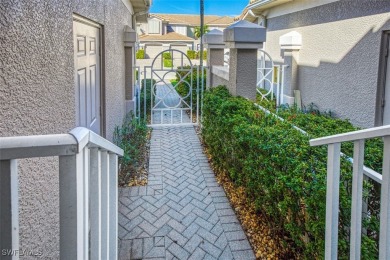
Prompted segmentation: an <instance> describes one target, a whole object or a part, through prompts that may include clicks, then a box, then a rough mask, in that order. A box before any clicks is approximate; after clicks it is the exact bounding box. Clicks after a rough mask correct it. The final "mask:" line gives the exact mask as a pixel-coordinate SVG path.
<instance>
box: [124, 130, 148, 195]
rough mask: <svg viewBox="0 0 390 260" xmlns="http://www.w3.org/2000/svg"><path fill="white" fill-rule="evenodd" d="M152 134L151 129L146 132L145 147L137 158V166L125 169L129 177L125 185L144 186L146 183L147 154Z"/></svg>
mask: <svg viewBox="0 0 390 260" xmlns="http://www.w3.org/2000/svg"><path fill="white" fill-rule="evenodd" d="M151 135H152V130H150V131H149V133H148V136H147V137H148V141H147V143H146V144H145V147H144V149H143V151H142V156H141V158H140V160H139V165H140V166H139V167H131V168H130V169H126V171H128V172H129V171H130V173H131V176H133V177H131V178H130V181H129V183H127V185H126V187H133V186H146V185H147V184H148V173H149V171H148V169H149V155H150V138H151Z"/></svg>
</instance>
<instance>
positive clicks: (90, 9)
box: [0, 0, 132, 259]
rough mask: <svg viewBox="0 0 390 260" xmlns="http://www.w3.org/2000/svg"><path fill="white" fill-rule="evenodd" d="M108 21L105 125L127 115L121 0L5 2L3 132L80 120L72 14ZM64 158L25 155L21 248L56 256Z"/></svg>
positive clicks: (57, 129)
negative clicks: (61, 160) (77, 115)
mask: <svg viewBox="0 0 390 260" xmlns="http://www.w3.org/2000/svg"><path fill="white" fill-rule="evenodd" d="M74 13H76V14H79V15H81V16H84V17H86V18H88V19H90V20H93V21H95V22H97V23H100V24H101V25H103V28H104V29H103V30H104V42H103V45H104V49H105V55H104V58H105V61H104V67H105V89H106V91H105V92H106V118H107V119H106V125H105V127H106V133H107V137H108V139H111V138H112V133H113V130H114V127H115V125H118V124H120V123H121V121H122V119H123V117H124V116H125V89H124V85H125V83H124V82H125V73H124V59H125V56H124V46H123V29H124V26H125V25H129V26H131V25H132V16H131V14H130V12H129V10H128V9H127V8H126V7H125V5H124V3H123V2H122V1H121V0H97V1H93V0H74V1H60V0H57V1H40V0H21V1H20V0H19V1H16V0H5V1H2V2H1V4H0V17H1V18H0V46H1V48H0V136H17V135H35V134H58V133H67V132H68V131H69V130H71V129H72V128H74V127H75V126H76V125H75V124H76V119H75V113H76V111H75V88H74V72H73V70H74V60H73V59H74V58H73V31H72V30H73V27H72V26H73V25H72V23H73V17H72V15H73V14H74ZM57 165H58V159H57V158H46V159H30V160H20V163H19V169H20V171H19V184H20V189H19V191H20V238H21V241H20V249H24V250H26V249H29V250H34V252H37V251H42V253H43V258H45V259H53V258H57V257H58V250H59V246H58V240H59V208H58V203H59V199H58V196H59V195H58V166H57Z"/></svg>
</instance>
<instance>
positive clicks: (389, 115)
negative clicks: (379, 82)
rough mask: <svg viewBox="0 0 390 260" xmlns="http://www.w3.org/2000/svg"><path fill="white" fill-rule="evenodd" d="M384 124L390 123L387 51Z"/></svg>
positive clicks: (389, 61) (389, 44)
mask: <svg viewBox="0 0 390 260" xmlns="http://www.w3.org/2000/svg"><path fill="white" fill-rule="evenodd" d="M389 48H390V37H388V42H387V49H389ZM383 125H390V55H389V53H388V52H387V69H386V83H385V106H384V108H383Z"/></svg>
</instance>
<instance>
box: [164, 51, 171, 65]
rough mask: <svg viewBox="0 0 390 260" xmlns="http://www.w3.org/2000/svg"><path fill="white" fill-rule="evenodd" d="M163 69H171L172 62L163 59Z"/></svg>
mask: <svg viewBox="0 0 390 260" xmlns="http://www.w3.org/2000/svg"><path fill="white" fill-rule="evenodd" d="M164 54H165V53H164ZM164 67H166V68H173V61H172V60H167V59H164Z"/></svg>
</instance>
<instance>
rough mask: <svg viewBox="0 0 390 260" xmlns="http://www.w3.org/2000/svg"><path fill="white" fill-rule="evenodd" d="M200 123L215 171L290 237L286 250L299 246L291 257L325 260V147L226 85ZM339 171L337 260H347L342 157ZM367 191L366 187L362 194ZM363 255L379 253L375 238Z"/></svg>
mask: <svg viewBox="0 0 390 260" xmlns="http://www.w3.org/2000/svg"><path fill="white" fill-rule="evenodd" d="M337 122H338V121H337ZM202 123H203V129H202V138H203V141H204V143H205V144H206V146H207V149H208V152H209V153H210V155H211V157H212V160H213V163H214V165H215V167H217V168H218V169H220V170H223V171H225V172H227V173H228V174H229V176H230V178H231V180H232V181H233V182H234V183H235V184H236V185H240V186H242V187H244V188H245V190H246V192H247V195H248V197H249V198H250V200H251V202H252V203H253V204H254V205H255V206H256V209H257V210H258V211H259V212H261V213H262V214H263V215H265V216H266V217H267V221H268V223H269V225H270V226H271V227H272V230H274V232H277V233H278V234H279V235H282V237H286V238H287V239H286V243H287V241H292V242H293V243H291V242H290V243H289V244H288V246H289V247H290V248H291V250H293V251H295V253H296V254H297V255H299V256H300V257H302V258H305V259H306V258H307V259H309V258H310V259H313V258H315V259H323V258H324V245H325V212H326V173H327V172H326V166H327V149H326V147H325V146H321V147H310V145H309V140H310V138H311V137H309V136H306V135H303V134H302V133H301V132H299V131H297V130H296V129H294V128H292V126H291V123H290V122H289V121H284V122H282V121H280V120H278V119H276V118H275V117H274V116H272V115H266V114H265V113H263V112H262V111H260V110H259V109H258V108H257V107H256V106H255V105H254V104H253V102H251V101H249V100H246V99H244V98H241V97H232V96H231V95H230V94H229V92H228V90H227V89H226V87H223V86H219V87H216V88H213V89H211V90H209V91H207V92H206V93H205V96H204V108H203V122H202ZM304 130H306V129H304ZM344 130H346V129H344ZM347 131H348V130H347ZM340 172H341V177H340V216H339V222H340V228H339V245H338V247H339V259H348V254H349V229H348V227H349V226H350V217H351V216H350V211H351V173H352V165H351V163H350V162H349V161H347V159H346V158H344V157H342V158H341V168H340ZM368 189H370V184H369V183H367V182H365V192H364V194H366V192H367V190H368ZM375 223H376V222H373V223H371V224H375ZM364 225H365V226H367V223H364ZM286 246H287V244H286ZM362 254H364V256H362V257H363V258H366V259H373V258H375V256H376V254H377V247H376V241H375V239H374V238H372V237H369V236H367V235H365V234H363V236H362Z"/></svg>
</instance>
